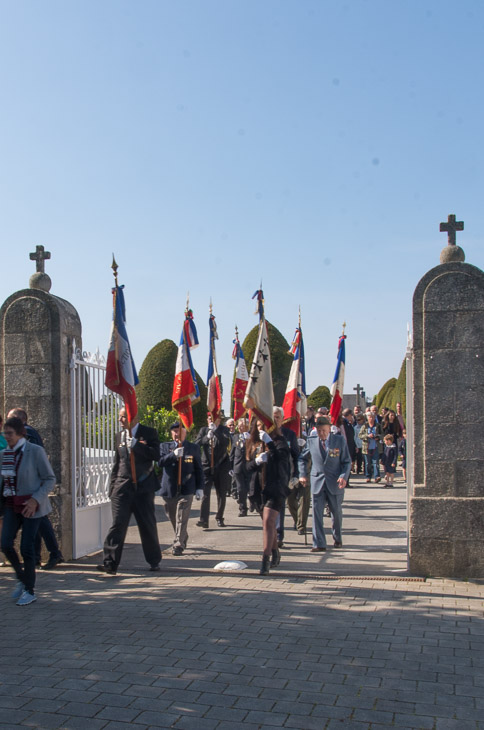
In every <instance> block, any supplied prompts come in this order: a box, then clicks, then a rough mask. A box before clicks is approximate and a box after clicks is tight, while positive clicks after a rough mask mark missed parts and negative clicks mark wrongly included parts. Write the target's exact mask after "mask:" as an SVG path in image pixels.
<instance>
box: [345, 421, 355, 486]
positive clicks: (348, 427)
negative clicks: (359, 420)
mask: <svg viewBox="0 0 484 730" xmlns="http://www.w3.org/2000/svg"><path fill="white" fill-rule="evenodd" d="M354 422H355V419H354V417H353V411H352V410H351V408H345V409H344V411H343V428H344V430H345V437H346V445H347V446H348V451H349V452H350V458H351V463H353V462H354V461H355V459H356V452H357V451H358V449H357V447H356V443H355V428H354ZM350 477H351V472H350V476H349V477H348V481H347V482H346V486H347V487H348V488H351V485H350Z"/></svg>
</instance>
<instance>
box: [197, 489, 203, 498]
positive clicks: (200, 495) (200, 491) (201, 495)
mask: <svg viewBox="0 0 484 730" xmlns="http://www.w3.org/2000/svg"><path fill="white" fill-rule="evenodd" d="M202 497H203V489H197V490H196V492H195V498H196V499H198V500H200V499H201V498H202Z"/></svg>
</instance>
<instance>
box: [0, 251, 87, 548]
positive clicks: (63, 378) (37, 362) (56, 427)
mask: <svg viewBox="0 0 484 730" xmlns="http://www.w3.org/2000/svg"><path fill="white" fill-rule="evenodd" d="M30 257H31V259H32V260H35V261H36V269H37V271H36V272H35V273H34V274H33V275H32V276H31V277H30V288H29V289H22V290H20V291H17V292H16V293H15V294H12V295H11V296H10V297H8V299H6V301H5V302H4V303H3V305H2V308H1V309H0V413H2V415H5V414H6V413H8V411H9V410H11V409H12V408H15V407H19V408H23V409H24V410H25V411H26V412H27V414H28V420H29V423H31V424H32V426H34V427H35V428H36V429H37V430H38V431H39V433H40V435H41V436H42V439H43V441H44V446H45V450H46V452H47V455H48V457H49V459H50V463H51V465H52V468H53V470H54V473H55V475H56V486H55V489H54V493H53V497H52V499H51V502H52V506H53V513H52V516H51V518H52V522H53V524H54V528H55V529H56V532H57V534H58V537H59V540H60V543H61V548H62V552H63V554H64V557H65V558H66V559H69V557H71V556H72V496H71V489H73V485H72V483H71V482H72V465H71V437H70V434H71V418H70V416H71V392H70V371H69V362H70V357H71V353H72V341H73V339H74V338H75V340H76V344H77V345H78V346H79V347H82V344H81V322H80V319H79V315H78V314H77V312H76V310H75V309H74V307H73V306H72V304H70V303H69V302H67V301H65V300H64V299H60V298H59V297H56V296H54V295H52V294H50V293H49V290H50V287H51V283H52V282H51V280H50V277H49V276H48V275H47V274H46V273H45V271H44V270H43V269H44V262H45V259H48V258H50V253H49V252H44V249H43V246H38V247H37V251H36V252H35V254H30Z"/></svg>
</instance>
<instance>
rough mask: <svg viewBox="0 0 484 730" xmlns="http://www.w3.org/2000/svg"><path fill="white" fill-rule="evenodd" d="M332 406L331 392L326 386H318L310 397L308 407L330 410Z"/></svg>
mask: <svg viewBox="0 0 484 730" xmlns="http://www.w3.org/2000/svg"><path fill="white" fill-rule="evenodd" d="M330 405H331V392H330V390H329V388H328V387H327V386H326V385H318V387H317V388H315V390H313V392H312V393H311V395H310V396H308V406H312V407H313V408H316V410H317V409H318V408H323V407H324V408H329V407H330Z"/></svg>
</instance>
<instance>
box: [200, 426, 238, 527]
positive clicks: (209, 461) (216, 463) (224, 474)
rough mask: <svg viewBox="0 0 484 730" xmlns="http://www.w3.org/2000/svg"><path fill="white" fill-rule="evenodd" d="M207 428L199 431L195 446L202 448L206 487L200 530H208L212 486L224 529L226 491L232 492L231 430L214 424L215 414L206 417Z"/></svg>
mask: <svg viewBox="0 0 484 730" xmlns="http://www.w3.org/2000/svg"><path fill="white" fill-rule="evenodd" d="M207 424H208V425H207V426H203V428H201V429H200V431H199V432H198V435H197V438H196V439H195V443H196V444H198V445H199V446H200V447H201V449H202V467H203V475H204V477H205V486H204V488H203V497H202V504H201V507H200V519H199V521H198V522H197V526H198V527H204V528H205V529H207V528H208V522H209V517H210V492H211V490H212V486H214V487H215V491H216V493H217V512H216V514H215V519H216V521H217V525H218V526H219V527H225V522H224V511H225V502H226V500H227V491H229V490H230V474H229V471H230V461H229V451H230V447H231V445H232V443H231V440H230V431H229V429H228V428H227V427H226V426H223V425H222V423H221V419H220V418H217V420H216V421H215V422H214V421H213V419H212V414H211V413H209V414H208V416H207Z"/></svg>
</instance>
